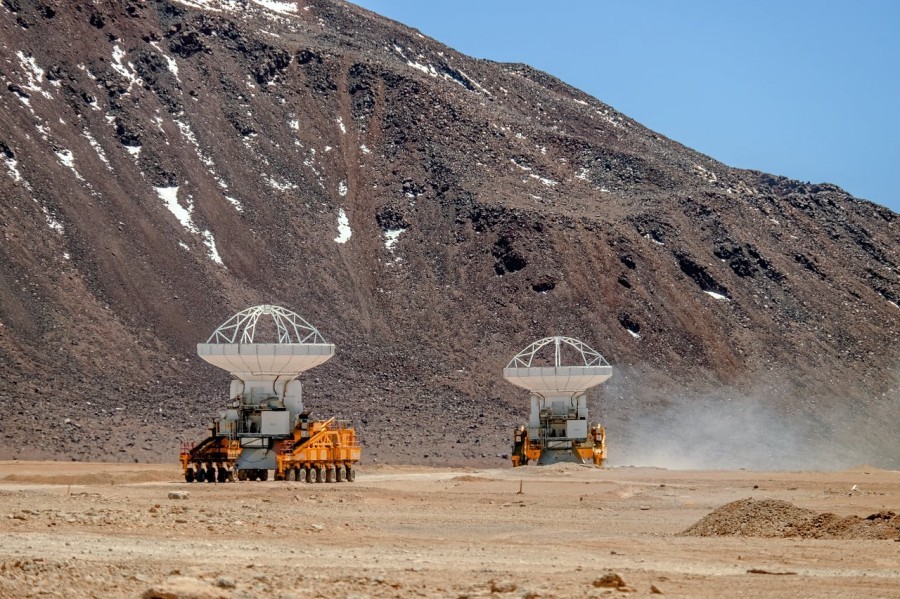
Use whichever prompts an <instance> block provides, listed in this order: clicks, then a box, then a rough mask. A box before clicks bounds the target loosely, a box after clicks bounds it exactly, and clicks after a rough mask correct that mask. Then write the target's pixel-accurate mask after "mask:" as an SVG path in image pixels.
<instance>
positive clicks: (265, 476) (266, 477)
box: [259, 470, 269, 480]
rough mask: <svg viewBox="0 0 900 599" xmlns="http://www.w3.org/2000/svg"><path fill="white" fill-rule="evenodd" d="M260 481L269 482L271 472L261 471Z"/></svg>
mask: <svg viewBox="0 0 900 599" xmlns="http://www.w3.org/2000/svg"><path fill="white" fill-rule="evenodd" d="M259 480H269V471H268V470H260V471H259Z"/></svg>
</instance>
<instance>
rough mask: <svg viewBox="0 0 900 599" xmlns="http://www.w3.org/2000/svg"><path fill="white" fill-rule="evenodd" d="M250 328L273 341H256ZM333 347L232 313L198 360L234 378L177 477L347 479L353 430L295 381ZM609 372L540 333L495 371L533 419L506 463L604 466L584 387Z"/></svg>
mask: <svg viewBox="0 0 900 599" xmlns="http://www.w3.org/2000/svg"><path fill="white" fill-rule="evenodd" d="M262 317H268V318H262ZM261 319H262V320H261ZM257 334H260V336H263V335H266V336H267V337H271V338H272V339H274V342H266V343H258V342H256V340H255V338H256V336H257ZM550 351H552V355H551V356H548V355H547V354H548V353H550ZM334 352H335V347H334V345H333V344H331V343H327V342H325V340H324V338H323V337H322V335H321V334H320V333H319V331H318V330H317V329H316V328H315V327H313V326H312V325H310V324H309V323H308V322H306V321H305V320H304V319H303V318H301V317H300V316H298V315H297V314H295V313H294V312H291V311H290V310H287V309H285V308H282V307H280V306H273V305H261V306H255V307H253V308H248V309H246V310H243V311H241V312H238V313H237V314H235V315H234V316H232V317H231V318H230V319H228V320H227V321H226V322H225V323H223V324H222V325H221V326H220V327H219V328H217V329H216V330H215V331H214V332H213V334H212V335H211V336H210V338H209V339H208V340H207V341H206V343H200V344H198V345H197V354H198V355H199V356H200V358H202V359H203V360H205V361H206V362H208V363H210V364H212V365H213V366H216V367H218V368H222V369H223V370H226V371H227V372H229V373H230V374H231V376H232V381H231V386H230V391H229V399H228V403H227V404H226V407H225V410H224V411H223V412H221V413H220V415H219V418H218V419H217V420H215V421H214V422H213V423H212V425H211V426H210V434H209V436H207V437H206V438H205V439H203V440H202V441H201V442H200V443H197V444H195V445H192V444H183V445H182V450H181V465H182V469H183V473H184V480H185V481H186V482H220V483H223V482H232V481H235V480H239V481H243V480H249V481H260V480H261V481H264V480H268V478H269V473H270V472H271V473H272V474H273V478H274V479H275V480H284V481H297V482H309V483H317V482H327V483H339V482H352V481H353V480H355V478H356V470H355V465H356V463H357V462H358V461H359V459H360V446H359V441H358V438H357V435H356V431H355V430H354V429H353V428H351V427H350V425H349V423H348V422H347V421H344V420H336V419H335V418H330V419H328V420H313V419H312V418H311V417H310V413H309V412H308V411H305V410H304V408H303V393H302V385H301V383H300V381H299V379H298V378H297V377H299V376H300V374H301V373H303V372H304V371H306V370H309V369H310V368H313V367H315V366H318V365H319V364H322V363H323V362H325V361H326V360H328V359H329V358H331V357H332V356H333V355H334ZM567 363H568V364H570V365H568V366H567V365H565V364H567ZM611 375H612V368H611V367H610V365H609V364H608V363H607V362H606V360H604V359H603V357H602V356H601V355H600V354H599V353H597V352H595V351H594V350H592V349H591V348H589V347H588V346H586V345H585V344H583V343H582V342H580V341H578V340H577V339H572V338H570V337H547V338H545V339H541V340H540V341H537V342H535V343H533V344H532V345H530V346H529V347H528V348H526V349H525V350H523V351H522V352H520V353H519V354H517V355H516V356H515V357H514V358H513V359H512V361H510V363H509V365H508V366H507V367H506V368H505V369H504V370H503V376H504V378H506V379H507V380H508V381H509V382H511V383H512V384H514V385H517V386H519V387H523V388H525V389H528V390H529V391H530V392H531V415H530V418H529V421H528V424H527V425H523V426H520V427H517V428H516V429H515V431H514V433H513V447H512V465H513V466H514V467H515V466H524V465H527V464H529V463H536V464H546V463H554V462H560V461H570V462H578V463H592V464H594V465H595V466H602V465H603V462H604V461H605V459H606V432H605V430H604V429H603V427H602V426H600V425H598V424H589V423H588V409H587V396H586V391H587V389H589V388H590V387H593V386H594V385H597V384H599V383H602V382H603V381H605V380H607V379H608V378H609V377H610V376H611Z"/></svg>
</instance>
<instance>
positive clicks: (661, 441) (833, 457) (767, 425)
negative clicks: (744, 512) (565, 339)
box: [591, 380, 900, 471]
mask: <svg viewBox="0 0 900 599" xmlns="http://www.w3.org/2000/svg"><path fill="white" fill-rule="evenodd" d="M623 383H624V384H622V385H620V386H618V387H610V388H609V389H605V390H604V392H603V394H602V400H600V401H598V402H597V403H598V405H597V406H596V407H594V408H592V409H591V415H592V417H593V416H594V415H599V417H598V418H595V419H596V420H600V421H601V422H602V423H603V424H604V425H605V426H606V429H607V443H608V455H609V457H608V465H609V466H649V467H658V468H667V469H702V470H714V469H726V470H734V469H740V468H745V469H748V470H820V471H827V470H840V469H846V468H851V467H855V466H860V465H863V464H866V465H871V466H875V467H879V468H886V469H900V439H898V438H897V436H896V422H897V414H900V386H893V387H892V388H890V389H888V390H887V391H886V392H884V393H881V394H879V395H878V396H873V395H872V394H865V393H860V394H859V395H858V396H855V397H849V396H842V397H831V398H827V397H821V396H818V397H815V396H812V397H811V396H798V395H795V394H793V393H790V392H787V390H786V389H781V390H779V389H778V387H777V386H767V387H766V388H763V389H760V390H756V391H751V392H746V391H736V390H733V389H722V390H719V391H715V392H706V393H702V394H701V393H690V392H682V393H676V394H672V395H670V396H667V397H658V398H654V399H650V400H647V399H639V398H637V397H636V396H634V395H631V394H629V392H628V387H630V385H629V384H628V381H627V380H626V381H623Z"/></svg>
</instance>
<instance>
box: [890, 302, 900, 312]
mask: <svg viewBox="0 0 900 599" xmlns="http://www.w3.org/2000/svg"><path fill="white" fill-rule="evenodd" d="M888 303H889V304H890V305H892V306H894V307H895V308H897V309H898V310H900V306H898V305H897V303H896V302H892V301H891V300H888Z"/></svg>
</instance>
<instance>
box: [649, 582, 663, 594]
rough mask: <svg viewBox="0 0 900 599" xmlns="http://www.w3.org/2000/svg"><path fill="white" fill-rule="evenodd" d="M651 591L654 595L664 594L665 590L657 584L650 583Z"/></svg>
mask: <svg viewBox="0 0 900 599" xmlns="http://www.w3.org/2000/svg"><path fill="white" fill-rule="evenodd" d="M650 593H651V594H652V595H662V594H663V592H662V591H660V590H659V588H658V587H657V586H656V585H655V584H651V585H650Z"/></svg>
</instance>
